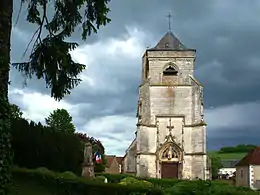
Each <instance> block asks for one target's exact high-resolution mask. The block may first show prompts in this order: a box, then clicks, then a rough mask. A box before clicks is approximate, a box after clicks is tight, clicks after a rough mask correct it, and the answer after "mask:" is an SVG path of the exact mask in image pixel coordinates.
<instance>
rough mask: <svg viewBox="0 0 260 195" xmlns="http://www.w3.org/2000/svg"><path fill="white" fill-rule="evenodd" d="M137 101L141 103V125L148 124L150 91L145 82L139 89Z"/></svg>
mask: <svg viewBox="0 0 260 195" xmlns="http://www.w3.org/2000/svg"><path fill="white" fill-rule="evenodd" d="M139 101H141V107H140V108H139V109H140V113H139V114H140V115H141V123H142V124H150V89H149V82H148V81H147V82H146V83H144V84H143V85H142V86H140V88H139Z"/></svg>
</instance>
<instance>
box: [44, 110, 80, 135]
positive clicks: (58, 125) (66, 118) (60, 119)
mask: <svg viewBox="0 0 260 195" xmlns="http://www.w3.org/2000/svg"><path fill="white" fill-rule="evenodd" d="M45 122H46V124H47V125H48V126H49V127H51V128H53V129H55V130H57V131H63V132H68V133H74V132H75V126H74V124H73V122H72V117H71V116H70V114H69V113H68V111H67V110H65V109H57V110H54V111H53V113H51V114H50V116H49V117H48V118H46V119H45Z"/></svg>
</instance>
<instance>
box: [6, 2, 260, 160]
mask: <svg viewBox="0 0 260 195" xmlns="http://www.w3.org/2000/svg"><path fill="white" fill-rule="evenodd" d="M249 2H250V3H249ZM109 7H110V9H111V12H110V14H109V15H110V17H111V19H112V22H111V23H110V24H109V25H107V26H106V27H104V28H102V29H100V31H99V32H98V34H96V35H93V36H91V37H89V38H88V40H87V41H86V42H83V41H81V40H80V32H78V33H75V34H74V35H73V39H74V40H77V41H79V42H80V47H79V48H77V49H76V50H74V51H73V52H72V56H73V58H74V60H75V61H77V62H80V63H84V64H86V65H87V67H88V68H87V69H86V70H85V71H84V73H83V74H82V75H81V77H82V79H83V82H82V83H81V84H80V85H79V86H78V87H77V88H76V89H74V90H73V92H72V94H71V95H70V96H67V97H66V98H64V100H62V101H61V102H56V101H54V100H53V99H52V98H51V97H50V92H49V90H47V89H46V88H45V85H44V82H42V81H38V80H35V79H33V80H31V81H29V82H28V85H27V87H24V85H23V84H24V78H23V77H22V75H21V74H20V73H18V72H17V71H16V70H13V69H12V71H11V82H12V84H11V86H10V92H9V97H10V101H11V102H12V103H15V104H17V105H18V106H20V108H21V109H22V111H23V112H24V116H25V117H26V118H28V119H31V120H34V121H41V122H44V118H46V117H47V116H48V115H49V113H50V112H52V111H53V110H54V109H56V108H65V109H67V110H68V111H69V112H70V114H71V115H72V117H73V121H74V124H75V125H76V128H77V131H79V132H85V133H87V134H89V135H90V136H94V137H95V138H97V139H100V140H101V141H102V143H103V144H104V146H105V149H106V153H107V154H116V155H123V154H124V152H125V150H126V148H127V147H128V145H129V144H130V143H131V141H132V139H133V138H134V132H135V130H136V118H135V116H136V107H137V98H138V85H139V84H140V82H141V56H142V55H143V53H144V51H145V49H146V48H147V47H152V46H154V45H155V44H156V43H157V42H158V41H159V40H160V38H161V37H162V36H163V35H164V34H165V33H166V32H167V30H168V21H167V17H166V15H167V14H168V12H169V10H171V12H172V15H173V17H172V22H171V23H172V31H173V33H174V34H175V35H176V36H177V37H178V38H179V39H180V40H181V41H182V42H183V43H184V44H185V45H186V46H187V47H190V48H195V49H197V59H196V65H195V67H196V71H195V76H196V78H197V79H198V80H199V81H200V82H201V83H202V84H203V85H204V98H205V119H206V122H207V123H208V126H207V135H208V136H207V140H208V149H217V148H219V147H221V146H224V145H235V144H240V143H241V144H242V143H252V144H260V143H259V142H260V141H259V140H260V133H259V131H260V129H259V126H260V120H259V119H260V90H259V89H260V47H259V46H260V1H259V0H250V1H239V3H238V1H237V0H229V1H226V0H210V1H209V0H196V1H191V0H163V1H162V0H141V1H140V0H113V1H112V2H111V3H110V4H109ZM18 9H19V3H17V4H15V5H14V21H15V19H16V17H17V13H18ZM25 13H26V10H25V9H23V10H22V13H21V16H20V20H19V22H18V24H17V25H16V26H14V27H13V33H12V48H11V49H12V51H11V57H12V61H13V62H17V61H23V60H25V59H24V58H22V54H23V52H24V50H25V48H26V45H27V43H28V42H29V40H30V38H31V36H32V34H33V32H34V30H35V27H34V26H32V25H30V24H27V22H26V21H25Z"/></svg>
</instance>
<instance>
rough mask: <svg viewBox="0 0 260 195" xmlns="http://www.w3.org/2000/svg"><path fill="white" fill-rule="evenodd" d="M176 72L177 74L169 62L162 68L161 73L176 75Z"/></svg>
mask: <svg viewBox="0 0 260 195" xmlns="http://www.w3.org/2000/svg"><path fill="white" fill-rule="evenodd" d="M177 74H178V71H177V69H176V68H175V67H174V66H173V65H171V64H169V65H168V66H166V68H165V69H164V70H163V75H165V76H176V75H177Z"/></svg>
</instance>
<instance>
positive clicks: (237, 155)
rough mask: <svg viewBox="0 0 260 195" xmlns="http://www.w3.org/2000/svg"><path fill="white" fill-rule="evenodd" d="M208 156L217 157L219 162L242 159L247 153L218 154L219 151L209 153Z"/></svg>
mask: <svg viewBox="0 0 260 195" xmlns="http://www.w3.org/2000/svg"><path fill="white" fill-rule="evenodd" d="M209 154H210V155H214V156H217V157H219V158H220V159H221V160H232V159H237V160H239V159H242V158H243V157H244V156H245V155H246V154H247V153H243V152H242V153H239V152H238V153H219V151H211V152H209Z"/></svg>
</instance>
